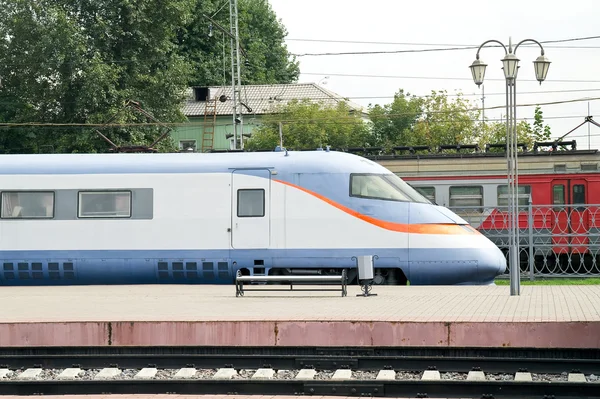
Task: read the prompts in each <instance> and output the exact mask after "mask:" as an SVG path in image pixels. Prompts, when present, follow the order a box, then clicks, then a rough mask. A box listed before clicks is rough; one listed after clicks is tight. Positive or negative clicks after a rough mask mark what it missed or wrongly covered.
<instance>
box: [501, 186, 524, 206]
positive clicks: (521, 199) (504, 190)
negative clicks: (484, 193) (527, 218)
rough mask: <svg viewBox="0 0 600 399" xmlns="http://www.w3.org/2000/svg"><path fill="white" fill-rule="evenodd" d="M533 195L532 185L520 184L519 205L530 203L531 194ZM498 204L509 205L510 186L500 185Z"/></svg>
mask: <svg viewBox="0 0 600 399" xmlns="http://www.w3.org/2000/svg"><path fill="white" fill-rule="evenodd" d="M530 195H531V186H525V185H523V186H522V185H520V184H519V189H518V197H517V198H518V201H517V203H518V204H519V206H528V205H529V196H530ZM498 206H503V207H504V206H506V207H508V186H507V185H506V184H505V185H502V186H498Z"/></svg>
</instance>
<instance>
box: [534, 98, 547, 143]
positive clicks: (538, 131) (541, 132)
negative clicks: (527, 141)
mask: <svg viewBox="0 0 600 399" xmlns="http://www.w3.org/2000/svg"><path fill="white" fill-rule="evenodd" d="M551 136H552V132H551V131H550V126H548V125H546V126H544V113H543V112H542V109H541V107H540V106H539V105H538V106H536V107H535V111H534V116H533V137H534V139H535V141H540V142H542V141H549V140H550V137H551Z"/></svg>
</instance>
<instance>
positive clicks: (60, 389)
mask: <svg viewBox="0 0 600 399" xmlns="http://www.w3.org/2000/svg"><path fill="white" fill-rule="evenodd" d="M599 388H600V384H598V383H576V382H540V381H538V382H515V381H454V380H450V381H445V380H438V381H422V380H417V381H415V380H392V381H373V380H352V381H313V380H311V381H306V380H302V381H299V380H146V381H140V380H112V381H110V380H109V381H7V382H0V394H1V395H79V394H81V395H92V394H188V395H191V394H205V395H210V394H212V395H217V394H236V395H250V394H260V395H307V396H310V395H319V396H320V395H331V396H357V397H364V396H371V397H398V396H401V397H415V398H434V397H444V398H448V397H461V398H467V397H468V398H515V397H518V398H522V399H523V398H525V399H526V398H536V399H541V398H554V399H570V398H578V399H581V398H600V389H599Z"/></svg>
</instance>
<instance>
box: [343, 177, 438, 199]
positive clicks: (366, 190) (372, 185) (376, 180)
mask: <svg viewBox="0 0 600 399" xmlns="http://www.w3.org/2000/svg"><path fill="white" fill-rule="evenodd" d="M350 195H351V196H352V197H361V198H372V199H382V200H388V201H406V202H421V203H425V204H431V201H429V200H428V199H427V198H425V197H424V196H423V195H421V194H419V192H417V190H415V189H414V188H412V187H411V186H409V185H408V183H406V182H405V181H404V180H402V179H401V178H399V177H398V176H396V175H395V174H393V173H389V174H351V175H350Z"/></svg>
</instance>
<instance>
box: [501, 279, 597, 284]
mask: <svg viewBox="0 0 600 399" xmlns="http://www.w3.org/2000/svg"><path fill="white" fill-rule="evenodd" d="M495 283H496V285H510V280H509V279H508V278H501V279H500V278H497V279H496V281H495ZM521 285H600V278H596V277H582V278H542V277H536V278H535V280H533V281H529V277H521Z"/></svg>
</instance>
